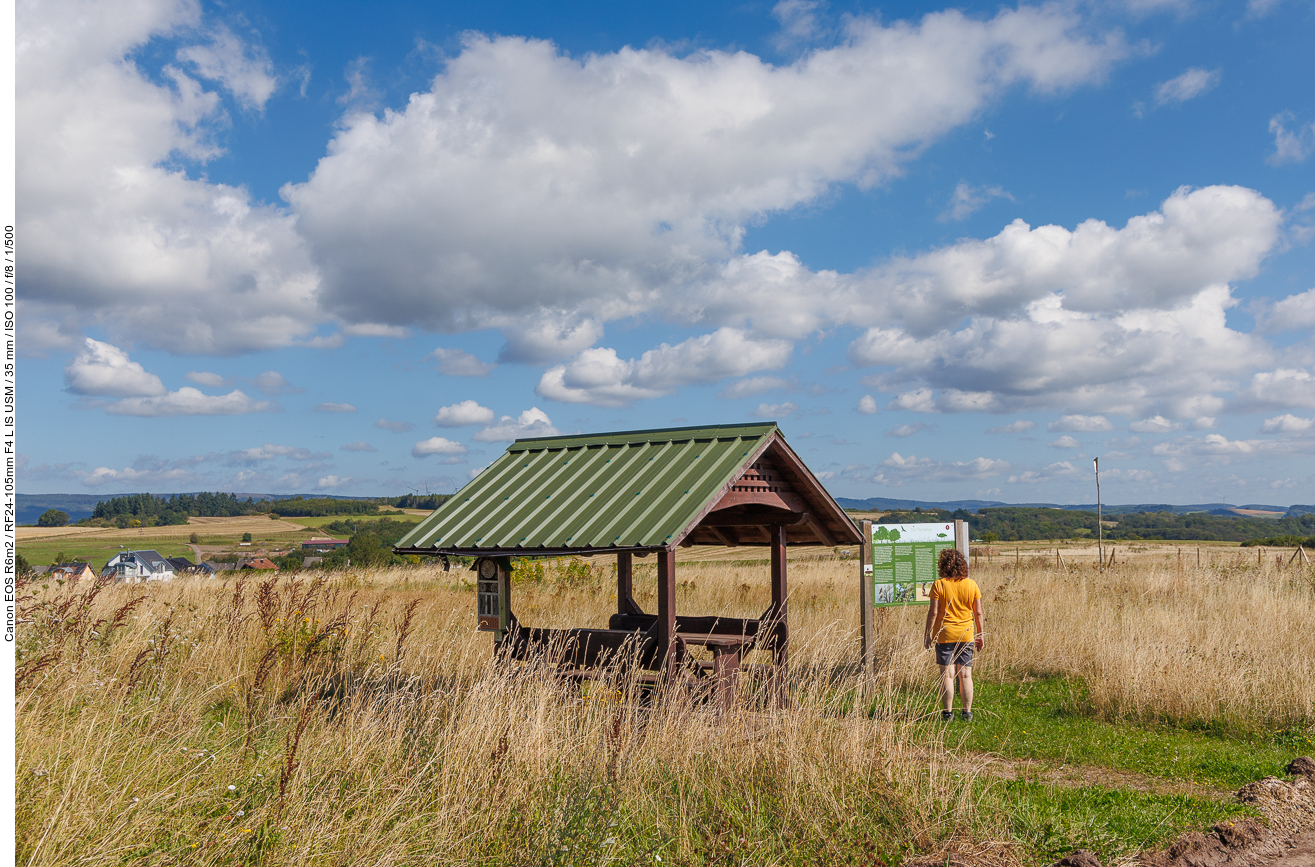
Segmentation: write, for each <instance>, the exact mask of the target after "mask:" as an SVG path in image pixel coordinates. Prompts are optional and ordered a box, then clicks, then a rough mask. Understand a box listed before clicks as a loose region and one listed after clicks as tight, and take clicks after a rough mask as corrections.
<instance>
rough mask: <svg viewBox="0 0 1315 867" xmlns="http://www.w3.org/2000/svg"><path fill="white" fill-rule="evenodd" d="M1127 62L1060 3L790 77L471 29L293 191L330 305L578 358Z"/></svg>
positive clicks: (849, 41) (834, 59)
mask: <svg viewBox="0 0 1315 867" xmlns="http://www.w3.org/2000/svg"><path fill="white" fill-rule="evenodd" d="M792 20H795V19H792ZM1125 52H1126V49H1125V47H1124V45H1123V44H1122V42H1121V41H1120V38H1119V37H1118V36H1117V35H1116V34H1113V33H1110V34H1098V35H1093V34H1092V33H1091V32H1090V30H1089V28H1088V27H1087V26H1086V24H1085V23H1084V22H1083V21H1082V20H1081V19H1080V18H1079V17H1077V16H1076V15H1075V14H1073V13H1072V12H1069V11H1066V10H1064V9H1063V8H1061V7H1060V6H1057V5H1056V6H1044V7H1039V8H1038V7H1026V6H1025V7H1021V8H1017V9H1006V10H1003V11H1001V12H999V13H998V14H996V15H995V16H993V17H991V18H988V19H985V20H983V19H978V18H972V17H968V16H965V15H963V14H961V13H959V12H957V11H948V12H937V13H932V14H929V15H926V16H924V17H923V18H921V19H920V20H918V21H915V22H892V23H890V24H886V23H883V22H880V21H878V20H877V19H875V18H868V17H853V18H851V19H850V20H849V21H848V22H847V24H846V30H845V33H844V34H843V37H842V38H841V39H840V41H839V42H838V43H837V44H834V45H832V46H830V47H826V48H818V49H815V50H811V51H809V52H807V53H806V54H805V55H803V56H802V57H800V58H799V59H798V60H797V61H795V62H794V63H791V64H789V65H779V66H778V65H773V64H771V63H768V62H765V61H764V60H762V59H761V58H759V57H755V56H754V55H752V54H749V53H747V52H744V51H738V52H728V51H717V50H707V51H696V52H692V53H689V54H687V55H685V56H677V55H676V54H674V53H671V52H669V51H667V50H666V49H663V48H660V47H653V48H644V49H635V48H623V49H621V50H619V51H616V52H610V53H598V54H590V55H587V56H585V57H582V58H578V59H577V58H572V57H568V56H565V55H563V54H562V53H561V51H559V50H558V49H557V47H556V46H554V45H553V44H551V43H549V42H544V41H540V40H533V39H523V38H515V37H498V38H489V37H485V36H482V35H479V34H470V35H468V36H467V37H466V39H465V42H464V45H463V47H462V48H461V50H460V51H459V53H457V54H456V55H455V56H452V57H450V58H449V59H448V60H447V63H446V65H445V66H444V69H443V71H442V72H441V73H440V74H439V75H437V76H436V77H435V78H434V79H433V81H432V84H431V87H430V88H429V90H427V91H425V92H422V93H415V94H412V95H411V97H410V99H409V100H408V102H407V104H406V105H405V106H404V107H402V108H400V109H398V110H396V111H387V112H384V113H383V114H370V113H364V112H359V113H349V114H348V115H347V116H346V117H344V118H343V120H342V123H341V128H340V131H339V132H338V133H337V135H336V136H335V138H334V140H333V142H332V143H331V144H330V146H329V149H328V154H327V156H325V157H324V158H323V159H321V160H320V162H319V164H318V165H317V167H316V169H315V171H314V173H313V174H312V175H311V177H310V178H309V179H308V180H307V181H305V182H304V183H297V184H291V185H289V186H288V187H285V188H284V195H285V196H286V198H287V200H288V201H289V202H290V203H291V206H292V208H293V210H294V211H295V212H296V214H297V217H298V222H297V228H298V231H299V232H300V233H301V235H302V236H303V237H305V238H306V239H307V241H308V242H309V243H310V244H311V245H312V247H313V249H314V250H315V258H316V261H317V262H321V263H322V268H321V270H320V277H321V279H322V288H321V293H320V295H319V297H320V298H321V300H322V302H323V304H324V305H325V307H326V308H327V311H328V312H330V313H333V314H336V315H337V316H340V317H342V318H343V319H344V320H346V321H349V322H355V321H371V322H387V323H393V324H397V325H419V326H421V327H424V328H430V329H441V330H465V329H470V328H481V327H494V328H500V329H503V331H504V334H505V335H506V337H507V349H506V353H505V357H506V358H507V359H508V360H518V361H545V360H549V359H552V358H557V359H560V358H564V357H567V356H570V355H573V354H577V353H579V352H581V351H582V350H583V349H585V348H587V347H589V346H591V345H593V344H594V343H595V342H596V341H597V340H598V339H599V338H600V337H601V325H602V323H605V322H608V321H613V320H616V319H619V318H623V317H628V316H632V315H635V314H636V313H642V312H649V311H658V312H659V313H661V312H665V311H666V310H667V309H668V308H669V306H670V305H669V299H668V298H667V297H666V296H668V295H670V294H673V293H679V292H681V291H683V287H687V286H691V285H694V283H696V282H698V281H701V280H704V279H709V278H715V277H716V276H717V274H718V271H719V269H720V268H721V266H722V264H723V263H724V262H725V261H726V260H727V259H728V258H729V257H732V256H734V255H736V254H737V253H738V246H739V243H740V239H741V238H742V237H743V234H744V230H745V227H746V226H747V225H748V223H749V222H750V221H752V220H754V219H757V218H758V217H760V216H761V215H764V214H768V213H776V212H779V211H782V210H785V209H789V208H791V207H793V206H795V205H798V204H801V203H805V202H810V201H814V200H816V199H817V198H818V197H819V196H822V195H824V194H826V193H827V191H828V190H829V189H831V188H832V187H833V186H834V185H836V184H845V183H852V184H858V185H860V186H863V187H870V186H872V185H874V184H877V183H880V182H881V181H882V180H883V179H886V178H889V177H892V176H893V175H895V174H897V173H898V172H899V171H900V168H901V165H902V164H903V163H904V162H906V161H907V160H909V159H911V158H913V157H914V155H916V154H917V153H918V152H919V151H920V150H921V148H922V147H924V146H925V145H927V144H929V143H931V142H933V141H936V140H938V139H939V138H941V137H942V136H944V135H946V134H947V133H949V132H950V131H952V130H953V129H955V128H956V127H958V126H960V125H962V124H964V123H967V122H969V121H970V120H972V119H973V118H975V117H977V116H979V114H980V112H981V111H982V110H983V109H984V108H985V107H987V106H988V105H990V104H992V103H993V102H995V101H996V100H998V99H999V98H1000V96H1001V95H1002V94H1003V93H1005V92H1006V91H1007V90H1009V89H1011V88H1013V87H1016V86H1020V85H1021V86H1023V87H1028V88H1031V89H1032V90H1033V91H1035V92H1038V93H1042V94H1044V93H1050V92H1055V91H1059V90H1065V89H1068V88H1072V87H1077V86H1081V85H1084V84H1087V83H1091V82H1096V81H1099V80H1100V79H1101V78H1102V77H1103V76H1104V75H1105V73H1106V72H1107V70H1108V69H1109V68H1110V67H1111V65H1112V63H1113V62H1115V61H1116V60H1117V59H1119V58H1120V57H1122V56H1123V55H1124V54H1125ZM399 188H405V190H406V195H405V196H398V195H396V194H395V191H396V190H397V189H399ZM362 213H369V214H371V219H370V220H369V221H366V222H364V223H363V222H362V221H361V220H360V219H359V217H360V214H362ZM507 238H515V239H516V243H515V244H514V245H508V244H507V243H506V239H507ZM364 286H369V287H370V288H369V291H368V292H367V291H363V290H362V287H364ZM581 311H588V313H587V314H586V313H584V312H581Z"/></svg>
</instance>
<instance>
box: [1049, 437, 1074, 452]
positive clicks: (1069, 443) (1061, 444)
mask: <svg viewBox="0 0 1315 867" xmlns="http://www.w3.org/2000/svg"><path fill="white" fill-rule="evenodd" d="M1046 445H1048V446H1050V447H1051V448H1052V449H1080V448H1082V443H1080V442H1078V441H1077V440H1075V439H1073V437H1071V436H1068V435H1065V436H1062V437H1060V438H1059V439H1057V440H1051V441H1050V442H1048V443H1046Z"/></svg>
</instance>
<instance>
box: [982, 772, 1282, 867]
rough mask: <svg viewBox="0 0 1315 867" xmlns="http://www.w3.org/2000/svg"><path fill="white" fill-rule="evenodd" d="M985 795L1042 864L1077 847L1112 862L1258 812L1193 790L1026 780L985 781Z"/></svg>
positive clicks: (987, 804) (985, 805)
mask: <svg viewBox="0 0 1315 867" xmlns="http://www.w3.org/2000/svg"><path fill="white" fill-rule="evenodd" d="M981 798H982V800H981V807H982V808H984V812H994V813H995V814H996V815H999V816H1007V817H1008V823H1009V829H1010V831H1011V832H1012V834H1013V836H1014V838H1015V839H1017V840H1018V842H1019V843H1021V844H1022V845H1023V846H1024V847H1025V848H1026V849H1027V850H1028V852H1029V853H1030V854H1031V856H1032V859H1033V860H1034V861H1035V862H1036V863H1037V864H1052V863H1054V862H1055V861H1056V860H1057V859H1059V858H1062V857H1063V856H1065V855H1067V854H1068V853H1070V852H1072V851H1073V850H1074V849H1091V850H1092V851H1094V852H1095V853H1096V855H1097V857H1099V858H1100V860H1101V862H1102V863H1105V864H1108V863H1110V862H1111V861H1112V860H1115V859H1117V858H1120V857H1123V856H1127V855H1131V854H1133V853H1135V852H1138V851H1140V850H1142V849H1147V848H1151V847H1154V846H1159V845H1162V844H1164V843H1167V842H1168V841H1170V840H1172V839H1174V838H1175V837H1177V836H1178V835H1180V834H1182V833H1183V832H1184V831H1189V830H1194V829H1204V828H1208V827H1210V826H1211V825H1214V824H1215V823H1217V822H1226V821H1233V820H1235V819H1237V818H1239V817H1241V816H1255V815H1258V814H1257V813H1256V812H1255V811H1254V810H1251V809H1250V808H1248V807H1243V806H1242V805H1240V804H1236V803H1225V802H1220V801H1212V800H1207V799H1203V798H1196V797H1192V796H1190V795H1156V794H1150V793H1147V792H1139V791H1130V790H1127V789H1111V788H1106V787H1104V786H1082V787H1065V786H1058V785H1045V784H1041V783H1034V782H1027V781H1023V780H1013V781H1009V782H1000V781H992V782H987V783H984V784H983V786H982V794H981Z"/></svg>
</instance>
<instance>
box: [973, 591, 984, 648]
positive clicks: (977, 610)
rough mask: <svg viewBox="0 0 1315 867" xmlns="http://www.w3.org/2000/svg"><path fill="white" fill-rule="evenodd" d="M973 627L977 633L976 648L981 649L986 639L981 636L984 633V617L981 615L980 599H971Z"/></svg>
mask: <svg viewBox="0 0 1315 867" xmlns="http://www.w3.org/2000/svg"><path fill="white" fill-rule="evenodd" d="M973 628H974V629H975V630H976V635H977V641H976V644H977V649H978V650H981V649H982V648H983V647H985V646H986V639H985V638H983V637H982V636H984V635H985V634H986V622H985V618H984V617H983V616H982V600H981V599H974V600H973Z"/></svg>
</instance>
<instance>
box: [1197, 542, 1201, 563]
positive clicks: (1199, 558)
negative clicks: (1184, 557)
mask: <svg viewBox="0 0 1315 867" xmlns="http://www.w3.org/2000/svg"><path fill="white" fill-rule="evenodd" d="M1196 565H1197V566H1198V567H1199V566H1200V565H1201V546H1199V545H1198V546H1197V547H1196Z"/></svg>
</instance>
